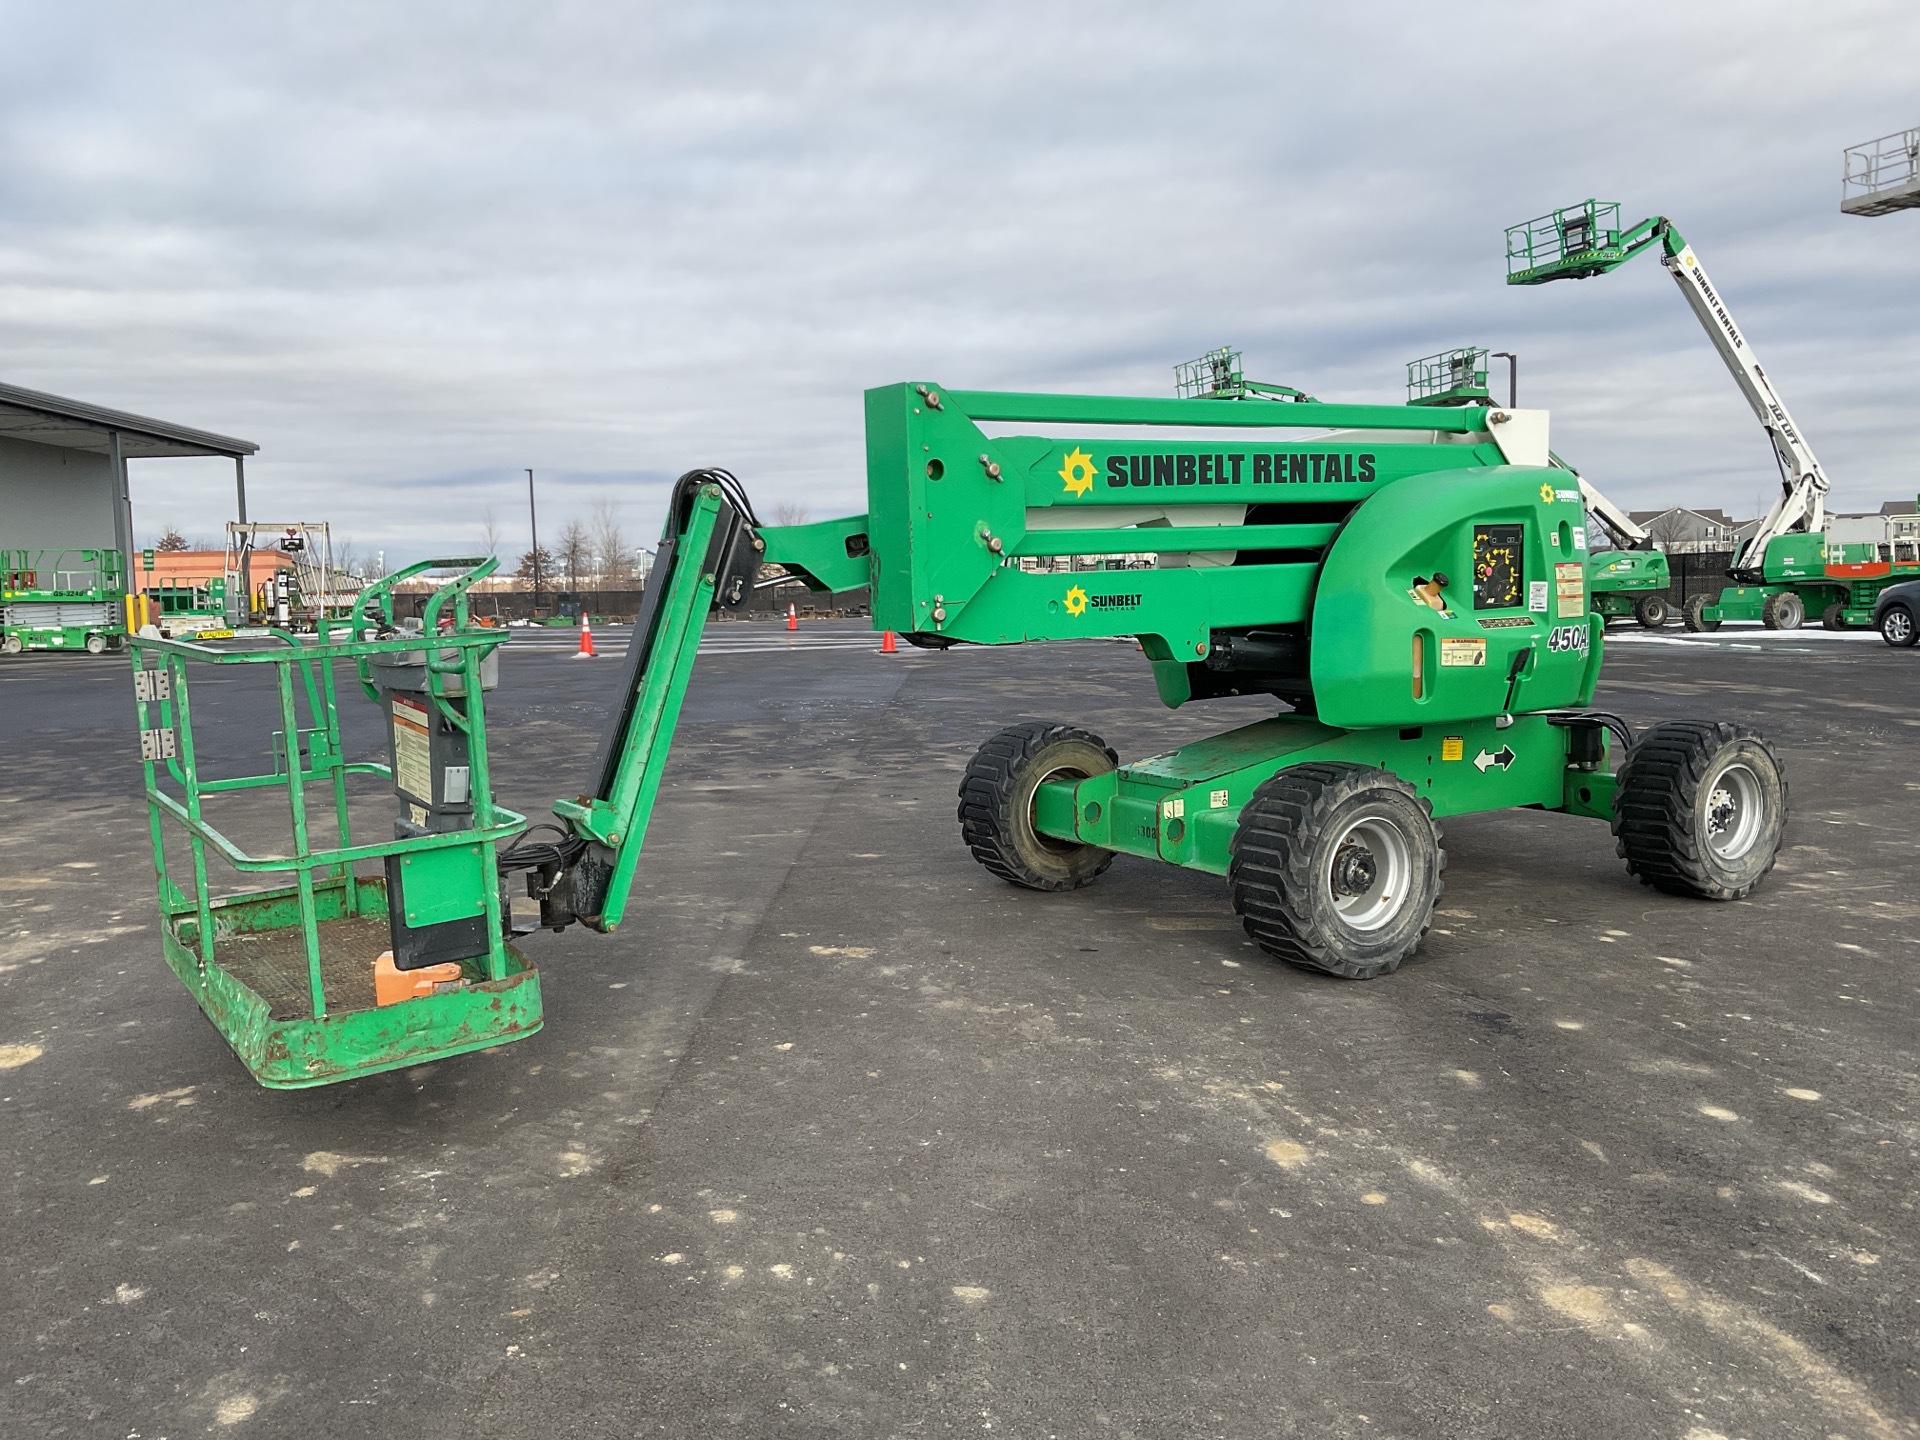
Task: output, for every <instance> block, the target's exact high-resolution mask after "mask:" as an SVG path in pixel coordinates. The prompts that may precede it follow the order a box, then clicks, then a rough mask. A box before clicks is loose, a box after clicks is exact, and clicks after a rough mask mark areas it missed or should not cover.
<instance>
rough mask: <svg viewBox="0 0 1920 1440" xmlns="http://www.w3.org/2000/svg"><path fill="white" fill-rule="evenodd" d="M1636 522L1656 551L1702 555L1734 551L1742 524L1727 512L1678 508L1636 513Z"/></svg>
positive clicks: (1632, 514)
mask: <svg viewBox="0 0 1920 1440" xmlns="http://www.w3.org/2000/svg"><path fill="white" fill-rule="evenodd" d="M1629 515H1630V518H1631V519H1632V520H1633V523H1634V524H1636V525H1638V526H1639V527H1640V528H1641V529H1642V530H1644V531H1646V532H1647V535H1648V538H1649V539H1651V540H1652V541H1653V547H1654V549H1656V550H1664V551H1666V552H1667V553H1668V554H1669V555H1702V554H1706V553H1708V552H1711V551H1718V550H1731V549H1733V548H1734V535H1735V532H1736V530H1737V529H1738V528H1739V527H1738V523H1737V522H1736V521H1735V520H1733V518H1732V517H1730V516H1729V515H1728V514H1727V512H1726V511H1724V510H1690V509H1688V508H1687V507H1686V506H1684V505H1675V506H1672V507H1670V508H1669V509H1666V510H1634V511H1630V512H1629Z"/></svg>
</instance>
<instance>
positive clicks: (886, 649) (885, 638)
mask: <svg viewBox="0 0 1920 1440" xmlns="http://www.w3.org/2000/svg"><path fill="white" fill-rule="evenodd" d="M880 653H881V654H882V655H898V654H899V653H900V646H899V644H898V642H896V641H895V640H894V638H893V631H891V630H882V631H881V632H880Z"/></svg>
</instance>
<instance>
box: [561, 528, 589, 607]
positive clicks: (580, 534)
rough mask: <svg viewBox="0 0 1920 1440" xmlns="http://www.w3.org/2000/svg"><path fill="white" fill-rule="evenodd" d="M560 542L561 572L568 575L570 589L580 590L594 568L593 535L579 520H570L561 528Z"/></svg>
mask: <svg viewBox="0 0 1920 1440" xmlns="http://www.w3.org/2000/svg"><path fill="white" fill-rule="evenodd" d="M558 543H559V550H558V554H557V559H558V561H559V566H560V573H561V574H563V575H565V576H566V577H567V588H568V589H569V590H578V589H579V588H580V582H581V581H582V580H584V579H585V578H586V577H587V575H588V573H589V572H590V571H591V570H592V569H593V537H592V536H590V535H588V534H587V527H586V526H584V525H582V524H581V523H580V522H579V521H578V520H569V521H568V522H567V523H566V524H565V525H563V526H562V527H561V529H560V539H559V542H558Z"/></svg>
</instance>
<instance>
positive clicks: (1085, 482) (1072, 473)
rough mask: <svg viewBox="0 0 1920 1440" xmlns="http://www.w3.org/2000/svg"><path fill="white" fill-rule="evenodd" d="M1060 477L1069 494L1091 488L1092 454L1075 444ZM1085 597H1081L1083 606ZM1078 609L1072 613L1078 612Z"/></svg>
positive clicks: (1076, 493) (1078, 493) (1079, 492)
mask: <svg viewBox="0 0 1920 1440" xmlns="http://www.w3.org/2000/svg"><path fill="white" fill-rule="evenodd" d="M1060 478H1061V479H1062V480H1063V481H1065V482H1066V486H1067V490H1068V492H1069V493H1070V494H1074V495H1084V494H1086V493H1087V492H1088V491H1089V490H1091V489H1093V456H1091V455H1089V454H1088V453H1087V452H1086V451H1084V450H1082V449H1081V448H1080V447H1079V446H1077V445H1076V446H1075V447H1074V448H1073V451H1072V452H1071V453H1070V454H1069V455H1068V456H1067V458H1066V463H1065V464H1063V465H1061V467H1060ZM1085 603H1086V600H1085V597H1084V596H1083V597H1082V598H1081V604H1082V606H1083V607H1084V605H1085ZM1079 613H1080V612H1079V611H1078V610H1076V611H1074V614H1076V615H1077V614H1079Z"/></svg>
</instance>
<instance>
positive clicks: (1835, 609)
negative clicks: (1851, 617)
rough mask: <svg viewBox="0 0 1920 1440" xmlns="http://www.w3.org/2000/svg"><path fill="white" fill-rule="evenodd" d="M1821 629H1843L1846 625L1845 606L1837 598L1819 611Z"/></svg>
mask: <svg viewBox="0 0 1920 1440" xmlns="http://www.w3.org/2000/svg"><path fill="white" fill-rule="evenodd" d="M1820 628H1821V629H1822V630H1845V629H1847V628H1848V626H1847V607H1846V606H1845V605H1842V604H1841V603H1840V602H1839V601H1838V600H1836V601H1834V602H1833V604H1831V605H1829V606H1827V608H1826V609H1825V610H1822V611H1821V612H1820Z"/></svg>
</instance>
